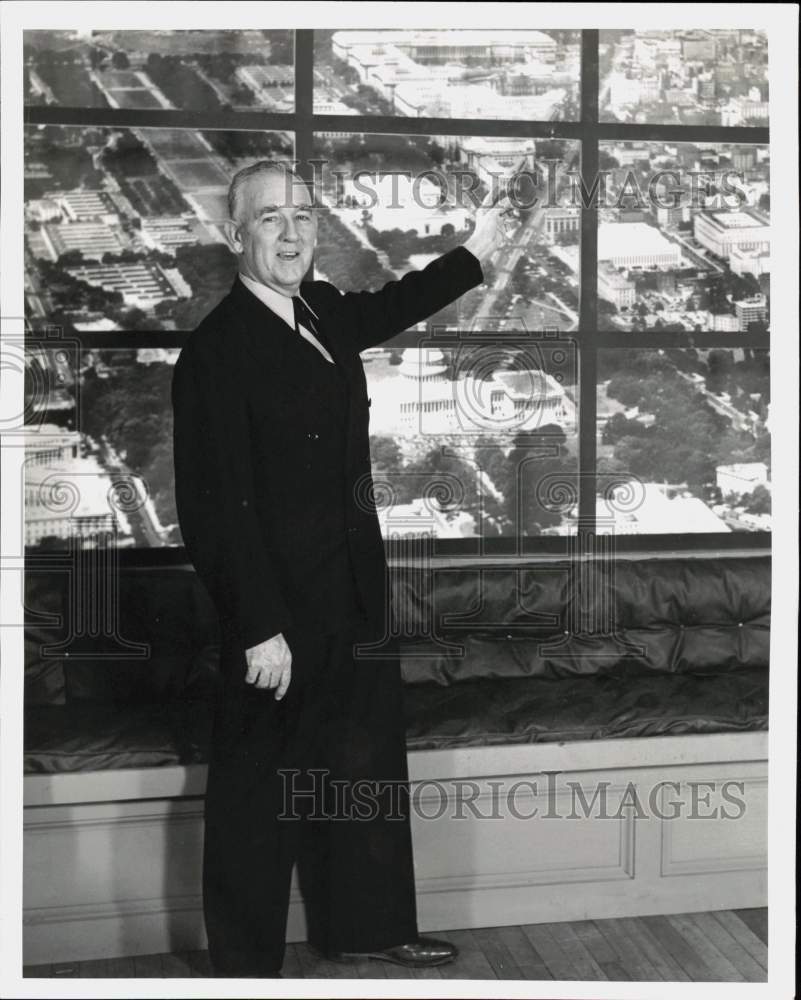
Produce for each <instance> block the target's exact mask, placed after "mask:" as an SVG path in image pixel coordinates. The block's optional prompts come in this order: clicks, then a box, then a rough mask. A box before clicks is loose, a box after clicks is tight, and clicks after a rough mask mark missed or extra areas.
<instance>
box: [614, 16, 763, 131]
mask: <svg viewBox="0 0 801 1000" xmlns="http://www.w3.org/2000/svg"><path fill="white" fill-rule="evenodd" d="M599 64H600V65H599V68H600V103H599V108H600V117H601V121H604V122H609V121H613V122H614V121H617V122H638V123H644V122H647V123H652V124H656V123H659V124H679V125H727V126H730V125H761V126H767V124H768V39H767V35H766V33H765V32H764V31H751V30H743V29H736V28H734V29H730V30H725V31H704V30H700V29H691V30H681V31H619V30H614V31H610V30H606V31H601V32H600V52H599Z"/></svg>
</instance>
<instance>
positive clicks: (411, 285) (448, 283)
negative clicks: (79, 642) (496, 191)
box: [338, 198, 511, 351]
mask: <svg viewBox="0 0 801 1000" xmlns="http://www.w3.org/2000/svg"><path fill="white" fill-rule="evenodd" d="M510 207H511V206H510V205H509V202H508V199H506V198H504V199H502V200H501V201H499V202H498V203H497V204H495V205H486V206H482V207H480V208H479V209H478V211H477V213H476V225H475V229H474V230H473V232H472V233H471V234H470V236H469V238H468V239H467V241H466V243H465V244H464V245H463V246H460V247H456V248H455V249H453V250H449V251H448V252H447V253H445V254H443V255H442V256H441V257H437V259H436V260H433V261H431V263H430V264H429V265H428V266H427V267H425V268H423V269H422V270H420V271H409V273H408V274H405V275H404V276H403V277H402V278H400V279H398V280H397V281H390V282H388V283H387V284H386V285H384V287H383V288H381V289H380V290H379V291H376V292H345V293H344V294H343V295H342V296H341V298H340V299H339V300H338V305H339V307H340V308H342V309H343V310H344V312H345V317H346V321H347V325H348V328H349V329H350V330H352V331H353V335H354V336H355V337H356V346H357V350H358V351H363V350H365V348H368V347H373V346H374V345H376V344H380V343H382V342H383V341H385V340H389V339H390V337H394V336H396V335H397V334H398V333H401V332H402V331H403V330H407V329H408V328H409V327H410V326H414V325H415V324H416V323H420V322H421V321H422V320H424V319H428V317H429V316H433V315H434V313H436V312H438V311H439V310H440V309H444V307H445V306H447V305H449V304H450V303H451V302H454V301H455V300H456V299H458V298H459V297H460V296H462V295H464V293H465V292H468V291H469V290H470V289H471V288H475V286H476V285H480V284H481V282H482V281H483V280H484V272H483V270H482V267H481V265H482V263H483V262H484V261H486V260H487V259H488V258H489V257H490V256H491V255H492V253H494V251H495V250H496V249H498V247H500V246H502V245H503V243H505V242H506V240H507V238H508V233H507V230H506V228H505V220H506V217H507V216H508V213H509V210H510Z"/></svg>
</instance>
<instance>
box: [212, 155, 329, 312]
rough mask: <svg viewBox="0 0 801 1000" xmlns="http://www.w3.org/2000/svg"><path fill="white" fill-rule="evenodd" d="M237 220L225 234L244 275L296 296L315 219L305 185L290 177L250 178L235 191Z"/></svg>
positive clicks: (311, 244)
mask: <svg viewBox="0 0 801 1000" xmlns="http://www.w3.org/2000/svg"><path fill="white" fill-rule="evenodd" d="M237 216H238V218H237V219H236V221H235V222H234V223H233V225H230V226H229V228H228V238H229V243H230V246H231V249H232V250H233V251H234V253H236V254H237V255H238V256H239V258H240V261H239V270H240V272H241V273H242V274H245V275H247V277H249V278H253V280H254V281H259V282H261V283H262V284H263V285H269V287H270V288H273V289H275V290H276V291H277V292H281V293H283V294H284V295H294V294H295V293H296V292H297V290H298V286H299V285H300V283H301V281H302V280H303V277H304V275H305V274H306V271H307V270H308V269H309V266H310V264H311V260H312V254H313V253H314V243H315V240H316V238H317V219H316V217H315V214H314V208H313V207H312V201H311V198H310V197H309V192H308V190H307V188H306V185H305V184H302V183H301V182H300V180H299V179H298V178H293V177H292V176H291V175H287V176H286V177H284V176H283V175H282V174H278V173H264V174H254V175H253V176H252V177H249V178H248V179H247V180H246V181H245V183H244V184H243V185H242V187H241V188H240V189H239V205H238V211H237Z"/></svg>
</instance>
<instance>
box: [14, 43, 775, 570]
mask: <svg viewBox="0 0 801 1000" xmlns="http://www.w3.org/2000/svg"><path fill="white" fill-rule="evenodd" d="M293 34H294V56H295V62H294V68H295V107H294V111H292V112H288V113H283V112H267V111H258V110H247V111H236V112H233V111H232V112H218V111H184V110H180V109H177V110H173V109H124V108H76V107H66V106H62V105H57V104H52V105H47V106H26V107H25V109H24V124H25V125H61V126H87V127H91V126H98V127H103V126H106V127H118V128H125V127H134V128H146V127H158V128H173V129H192V130H195V129H203V130H214V129H220V130H223V131H249V130H256V131H275V130H280V131H285V132H289V133H292V134H293V135H294V143H295V158H296V160H297V161H299V172H300V173H301V174H302V175H303V176H305V177H306V178H307V179H309V180H311V179H312V170H313V168H312V167H311V165H310V161H311V160H312V158H313V156H314V135H315V133H317V132H329V133H330V132H342V133H343V135H347V134H352V133H354V132H355V131H358V132H360V133H364V134H377V133H392V134H396V135H416V136H434V135H454V136H466V135H470V136H473V135H475V136H485V137H493V136H503V137H518V136H519V137H522V138H534V139H537V138H547V139H568V140H578V141H579V143H580V157H581V179H582V182H583V184H584V186H585V190H592V188H591V181H592V178H594V177H595V176H596V174H597V171H598V165H599V149H600V144H601V143H602V142H604V141H608V140H617V141H638V140H646V141H653V142H681V141H684V142H693V141H696V142H720V143H721V144H723V143H743V144H754V145H768V143H769V139H770V129H769V126H765V127H762V126H720V125H716V126H711V125H710V126H705V125H676V124H664V125H660V124H656V123H644V124H633V123H620V122H602V121H600V119H599V107H598V102H599V41H600V32H599V30H598V29H584V30H582V31H581V32H580V74H581V76H580V99H579V108H580V112H579V120H578V121H526V120H522V119H464V118H462V119H450V118H448V119H443V118H410V117H406V116H379V115H376V116H372V115H361V116H359V117H356V116H345V115H324V114H315V113H314V29H311V28H302V29H295V30H294V32H293ZM357 125H358V127H357ZM597 217H598V212H597V207H596V206H595V205H594V204H590V205H589V206H585V205H582V207H581V244H580V280H579V323H578V329H577V330H575V331H571V332H570V333H569V334H565V335H564V336H565V337H569V338H570V339H571V340H573V341H574V342H575V346H576V351H577V358H578V397H577V409H578V427H577V430H578V459H579V462H578V473H579V517H578V526H577V534H576V535H575V536H559V537H551V536H547V537H537V536H532V537H525V538H477V539H437V540H436V543H435V554H436V556H443V557H459V558H464V559H467V560H475V559H476V558H489V559H494V558H500V559H503V560H504V561H506V560H509V559H511V560H512V561H518V560H520V561H523V560H525V561H528V562H530V561H531V559H532V557H542V558H545V559H549V558H560V557H567V556H568V555H571V554H573V553H575V552H576V551H578V552H581V551H587V552H589V551H590V550H591V548H592V541H593V539H594V537H595V529H596V524H595V514H596V489H595V485H596V443H597V442H596V434H597V428H596V414H597V397H596V393H597V378H596V375H597V363H598V352H599V351H601V350H609V349H615V348H618V349H625V348H629V349H631V348H637V349H653V350H658V349H660V348H662V349H671V348H674V349H676V348H697V349H700V350H708V349H711V348H730V349H731V348H750V349H754V350H769V348H770V334H769V333H767V332H765V333H751V334H749V333H742V334H737V335H733V334H731V333H713V332H703V333H673V332H664V331H659V330H652V331H648V330H645V331H638V332H630V333H627V332H624V331H606V332H603V331H598V330H597V328H596V323H597V306H598V298H597V296H598V287H597V270H598V259H597V258H598V229H597ZM546 336H547V333H546V331H529V332H528V334H527V342H528V343H531V342H532V340H533V341H534V342H536V341H537V340H542V341H545V339H546ZM733 336H736V337H737V339H736V341H733ZM70 337H71V339H73V340H75V341H76V342H77V343H78V344H79V345H80V349H81V350H83V349H98V348H109V349H122V348H129V349H131V348H143V347H164V348H170V347H172V348H175V347H181V346H183V344H184V343H185V341H186V339H187V337H188V331H186V332H178V331H152V332H146V331H145V332H143V331H112V332H109V333H76V334H71V335H70ZM37 341H38V338H34V342H37ZM614 543H615V549H616V551H617V552H619V553H620V554H624V553H628V554H632V555H633V554H642V553H646V552H653V553H675V554H676V555H679V556H680V555H686V556H692V555H699V554H701V553H702V552H703V553H704V554H706V555H709V554H710V553H712V554H720V555H721V556H722V555H735V554H742V553H744V552H748V553H753V552H755V551H760V552H764V551H768V552H769V551H770V544H771V533H770V532H766V531H754V532H730V533H719V534H718V533H706V532H703V533H702V532H685V533H680V534H678V533H677V534H662V535H630V536H620V535H617V536H615V539H614ZM394 549H395V547H394V546H393V545H392V544H390V545H388V555H389V556H390V558H392V556H393V554H394ZM27 551H28V552H29V553H30V554H31V555H34V553H37V552H38V550H37V549H36V548H35V547H32V548H29V549H28V550H27ZM119 556H120V562H121V563H122V564H123V565H133V566H155V565H183V564H185V563H187V561H188V557H187V554H186V550H185V549H184V548H183V547H182V546H176V547H172V546H169V547H151V548H144V547H140V548H131V549H121V550H119Z"/></svg>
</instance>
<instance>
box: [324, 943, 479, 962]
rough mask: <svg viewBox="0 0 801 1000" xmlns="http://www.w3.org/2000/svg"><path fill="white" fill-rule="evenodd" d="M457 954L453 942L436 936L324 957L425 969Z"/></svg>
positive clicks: (337, 960)
mask: <svg viewBox="0 0 801 1000" xmlns="http://www.w3.org/2000/svg"><path fill="white" fill-rule="evenodd" d="M458 954H459V949H458V948H457V947H456V945H455V944H451V943H450V942H448V941H439V940H437V938H429V937H421V938H418V939H417V940H416V941H411V942H409V944H397V945H395V946H394V947H393V948H384V949H383V951H362V952H360V951H335V952H328V954H327V955H326V958H328V959H330V960H331V961H332V962H342V963H347V962H361V961H363V960H364V959H366V958H370V959H373V960H374V961H376V962H391V963H392V964H393V965H405V966H406V967H407V968H409V969H427V968H430V967H431V966H433V965H445V964H446V963H447V962H452V961H453V960H454V959H455V958H456V956H457V955H458Z"/></svg>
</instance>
